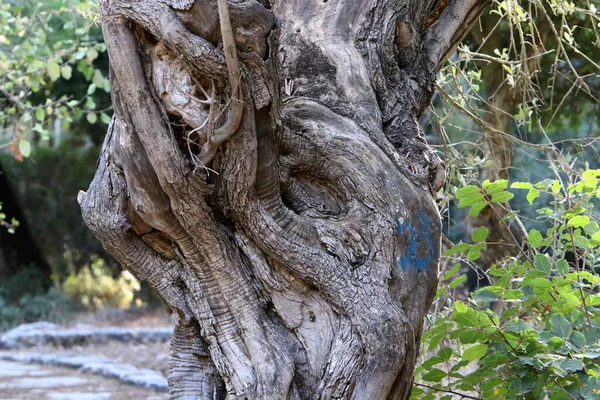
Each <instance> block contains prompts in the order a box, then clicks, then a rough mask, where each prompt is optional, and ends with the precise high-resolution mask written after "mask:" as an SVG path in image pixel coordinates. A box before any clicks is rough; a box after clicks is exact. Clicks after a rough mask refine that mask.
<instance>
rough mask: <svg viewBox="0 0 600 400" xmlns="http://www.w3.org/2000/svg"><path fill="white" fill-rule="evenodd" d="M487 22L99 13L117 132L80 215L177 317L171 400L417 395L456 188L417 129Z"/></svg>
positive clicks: (427, 5) (415, 6)
mask: <svg viewBox="0 0 600 400" xmlns="http://www.w3.org/2000/svg"><path fill="white" fill-rule="evenodd" d="M486 4H487V1H475V0H466V1H450V2H447V1H441V2H440V4H439V5H438V4H437V1H433V0H432V1H408V0H392V1H381V0H364V1H356V0H330V1H327V0H310V1H306V0H273V1H268V0H263V1H247V0H246V1H244V0H235V1H234V0H231V1H230V2H229V4H227V2H226V1H225V0H218V1H216V0H196V1H195V2H194V1H193V0H163V1H157V0H147V1H143V2H142V1H125V0H110V1H109V0H105V1H101V2H100V8H101V14H102V26H103V29H104V37H105V41H106V45H107V48H108V52H109V56H110V67H111V85H112V86H111V87H112V96H113V102H114V108H115V115H114V117H113V120H112V122H111V124H110V127H109V130H108V133H107V136H106V141H105V144H104V147H103V150H102V154H101V157H100V161H99V164H98V170H97V173H96V177H95V178H94V181H93V182H92V184H91V185H90V188H89V190H88V191H87V193H84V192H81V193H80V195H79V202H80V204H81V207H82V211H83V215H84V218H85V220H86V222H87V224H88V225H89V227H90V229H92V231H93V232H94V233H95V234H96V236H97V237H98V238H99V239H100V240H101V241H102V243H103V244H104V246H105V247H106V248H107V250H108V251H109V252H110V253H111V254H113V255H114V256H115V258H117V259H118V260H119V261H120V262H121V263H122V264H123V265H124V266H125V267H126V268H128V269H129V270H130V271H131V272H132V273H134V274H135V275H136V276H137V277H138V278H140V279H144V280H147V281H148V282H149V283H150V285H151V286H152V287H153V288H154V290H155V291H156V293H157V294H158V295H159V296H160V297H161V298H162V300H163V301H164V303H165V305H166V307H167V308H168V309H169V310H170V311H172V312H173V314H174V315H176V318H177V323H178V325H177V328H176V330H175V335H174V338H173V343H172V349H171V357H170V375H169V383H170V388H171V389H170V396H171V398H173V399H196V398H200V399H224V398H230V399H233V398H240V399H243V398H248V399H288V398H289V399H317V398H318V399H331V398H340V399H404V398H407V397H408V395H409V393H410V387H411V383H412V371H413V368H414V364H415V358H416V354H417V350H418V345H419V338H420V334H421V330H422V326H423V316H424V315H425V313H426V312H427V310H428V308H429V305H430V303H431V300H432V297H433V295H434V293H435V288H436V283H437V266H438V258H439V242H440V217H439V214H438V211H437V207H436V205H435V203H434V201H433V197H432V194H431V193H432V191H435V190H437V189H438V188H439V186H440V184H441V182H442V181H443V175H444V171H443V165H442V163H441V161H440V160H439V159H438V158H437V156H436V155H435V154H434V153H432V152H431V150H430V149H429V148H428V146H427V145H426V143H425V141H424V140H423V139H422V138H421V135H422V133H421V132H420V129H419V125H418V123H417V118H418V116H419V115H420V114H421V112H422V111H423V109H424V108H425V107H427V105H428V104H429V100H430V97H431V94H432V86H433V85H432V84H433V81H434V79H435V75H436V71H437V68H438V66H439V65H440V63H441V62H443V60H444V59H445V57H447V55H448V54H449V52H451V51H452V49H453V46H454V45H455V44H456V43H457V42H458V41H459V40H460V39H461V37H462V36H463V35H464V34H465V33H466V32H467V31H468V29H469V28H470V26H471V25H472V24H473V23H474V22H475V20H476V19H477V17H478V15H479V13H480V12H481V10H482V9H483V7H485V5H486ZM234 41H235V43H234ZM236 47H237V51H236Z"/></svg>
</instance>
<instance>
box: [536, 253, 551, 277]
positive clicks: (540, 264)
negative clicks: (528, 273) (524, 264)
mask: <svg viewBox="0 0 600 400" xmlns="http://www.w3.org/2000/svg"><path fill="white" fill-rule="evenodd" d="M533 264H534V266H535V269H537V270H538V271H542V272H545V273H547V274H549V273H550V271H551V270H552V264H551V263H550V259H549V258H548V255H547V254H536V255H535V260H534V262H533Z"/></svg>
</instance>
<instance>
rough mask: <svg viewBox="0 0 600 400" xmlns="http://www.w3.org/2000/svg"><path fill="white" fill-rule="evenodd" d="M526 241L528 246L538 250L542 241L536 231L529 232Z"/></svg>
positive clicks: (538, 232) (540, 235)
mask: <svg viewBox="0 0 600 400" xmlns="http://www.w3.org/2000/svg"><path fill="white" fill-rule="evenodd" d="M527 239H528V240H529V244H530V245H531V246H532V247H534V248H536V249H539V248H540V246H541V245H542V241H543V240H544V239H543V237H542V234H541V233H540V231H538V230H537V229H532V230H530V231H529V233H528V234H527Z"/></svg>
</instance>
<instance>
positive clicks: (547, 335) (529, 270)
mask: <svg viewBox="0 0 600 400" xmlns="http://www.w3.org/2000/svg"><path fill="white" fill-rule="evenodd" d="M598 177H600V170H585V171H583V172H582V173H581V174H579V175H577V178H575V176H573V175H565V174H557V175H556V179H548V180H544V181H542V182H539V183H536V184H531V183H528V182H516V183H513V184H512V185H511V189H515V190H517V191H519V190H527V200H528V202H529V203H530V204H534V203H536V201H537V202H539V201H540V200H538V198H542V197H547V198H550V202H549V205H550V206H549V207H541V208H538V209H537V213H538V215H539V218H540V219H542V220H544V221H545V222H546V223H547V225H548V226H549V228H548V229H547V230H546V231H545V232H540V231H539V230H537V229H530V230H529V231H526V232H523V235H524V243H525V244H524V246H523V248H522V250H521V252H520V254H519V256H518V257H511V258H507V259H505V260H502V261H501V262H499V263H497V264H495V265H493V266H492V267H491V268H490V269H489V270H488V271H487V272H486V273H487V275H488V279H489V280H490V285H489V286H486V287H483V288H480V289H478V290H476V291H475V292H473V293H472V294H471V296H470V297H469V298H468V299H467V300H466V301H458V300H454V299H453V298H452V297H451V296H448V292H449V291H451V289H452V288H454V287H456V286H458V285H460V284H461V283H462V282H464V281H465V279H466V276H465V275H461V276H459V277H456V274H457V272H458V271H459V269H460V267H461V263H472V262H474V261H475V260H477V259H478V258H479V254H480V252H481V250H482V249H483V248H485V246H486V245H487V243H486V239H487V237H488V234H489V230H488V228H487V227H481V228H479V229H477V230H475V231H474V232H473V234H472V242H473V243H460V244H458V245H456V246H454V247H453V248H451V249H450V250H448V251H447V253H446V256H447V257H448V258H449V259H450V260H453V261H454V262H455V264H454V267H453V268H451V269H450V270H449V271H447V272H446V273H445V275H444V276H443V279H444V283H443V284H442V286H441V287H440V289H439V290H438V294H437V299H438V301H445V302H446V305H447V306H448V307H447V308H446V309H445V310H444V311H442V312H441V313H439V314H436V315H432V316H430V320H429V327H428V329H427V330H426V332H425V333H424V334H423V344H424V346H425V349H424V350H425V351H424V352H425V353H426V354H427V355H428V357H426V359H425V360H424V361H423V363H422V364H421V365H420V366H419V367H418V368H417V370H416V375H415V376H416V382H417V383H416V386H415V388H414V390H413V394H412V398H413V399H433V398H440V394H441V395H442V396H441V398H444V399H453V398H456V397H457V396H458V397H461V396H462V397H463V398H475V399H492V400H493V399H545V398H550V399H553V400H554V399H557V400H561V399H590V400H591V399H598V398H599V397H600V294H599V291H600V275H599V274H598V272H599V270H600V226H599V224H598V219H599V218H598V215H597V214H595V213H594V211H593V207H594V204H597V202H598V200H599V199H600V181H599V179H598ZM457 196H458V198H459V201H460V203H459V206H460V207H468V208H469V209H470V211H469V212H470V214H471V215H477V214H478V213H479V212H481V210H482V209H483V208H485V207H488V206H491V205H498V204H499V203H503V202H505V201H507V200H508V199H510V198H512V197H513V193H511V192H509V191H508V182H507V181H506V180H499V181H496V182H489V181H486V182H484V183H483V184H482V185H481V187H477V186H466V187H464V188H461V189H460V190H459V191H458V192H457ZM514 216H515V214H511V213H509V214H508V216H507V217H506V218H505V220H506V222H507V223H508V220H510V219H512V218H513V217H514Z"/></svg>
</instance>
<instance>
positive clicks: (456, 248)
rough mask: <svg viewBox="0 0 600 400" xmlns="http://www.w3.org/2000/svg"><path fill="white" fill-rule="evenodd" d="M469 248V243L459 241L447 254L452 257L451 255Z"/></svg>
mask: <svg viewBox="0 0 600 400" xmlns="http://www.w3.org/2000/svg"><path fill="white" fill-rule="evenodd" d="M467 250H469V245H468V244H467V243H459V244H457V245H456V246H454V247H453V248H451V249H449V250H447V251H446V256H447V257H450V256H453V255H455V254H458V253H464V252H465V251H467Z"/></svg>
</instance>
